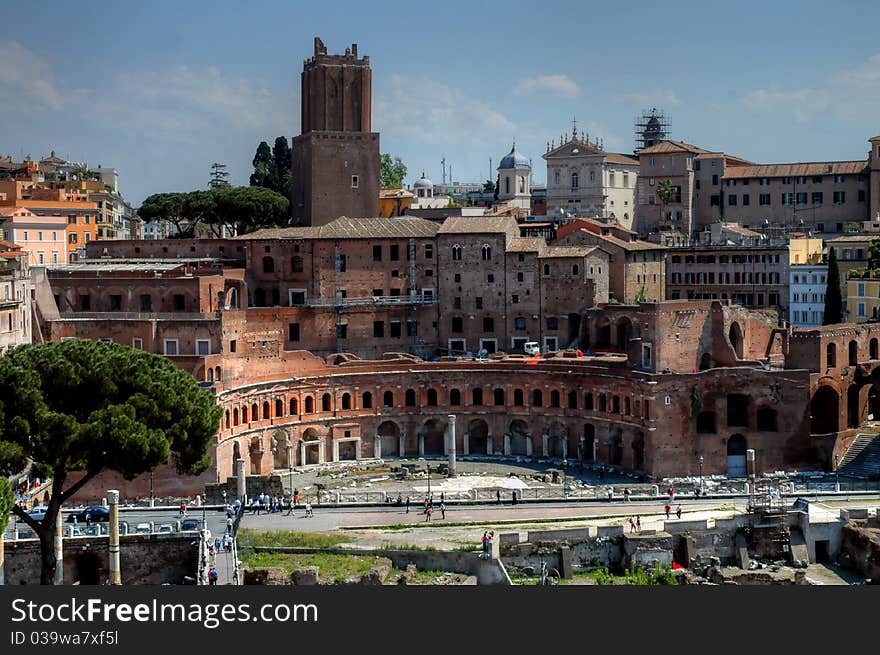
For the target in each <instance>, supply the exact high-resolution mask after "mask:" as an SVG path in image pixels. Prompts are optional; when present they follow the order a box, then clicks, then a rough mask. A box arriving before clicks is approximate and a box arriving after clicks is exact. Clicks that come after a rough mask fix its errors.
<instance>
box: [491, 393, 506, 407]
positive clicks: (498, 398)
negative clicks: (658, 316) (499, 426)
mask: <svg viewBox="0 0 880 655" xmlns="http://www.w3.org/2000/svg"><path fill="white" fill-rule="evenodd" d="M492 395H493V396H494V402H495V406H496V407H502V406H503V405H504V389H501V388H498V389H495V390H494V391H493V392H492Z"/></svg>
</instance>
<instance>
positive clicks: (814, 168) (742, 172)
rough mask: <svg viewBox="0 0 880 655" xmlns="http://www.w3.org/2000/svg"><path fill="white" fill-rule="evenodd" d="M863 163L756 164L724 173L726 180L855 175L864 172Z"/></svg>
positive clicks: (737, 167)
mask: <svg viewBox="0 0 880 655" xmlns="http://www.w3.org/2000/svg"><path fill="white" fill-rule="evenodd" d="M867 165H868V164H867V162H865V161H826V162H821V161H819V162H803V163H798V164H757V165H754V166H734V167H731V168H729V169H727V170H726V171H725V172H724V177H726V178H744V177H798V176H803V177H809V176H812V175H856V174H858V173H861V172H862V171H864V170H865V167H866V166H867Z"/></svg>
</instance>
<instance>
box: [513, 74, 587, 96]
mask: <svg viewBox="0 0 880 655" xmlns="http://www.w3.org/2000/svg"><path fill="white" fill-rule="evenodd" d="M536 91H537V92H539V93H554V94H556V95H560V96H566V97H570V98H572V97H574V96H578V95H580V93H581V90H580V88H579V87H578V85H577V84H576V83H575V81H574V80H572V79H571V78H570V77H569V76H568V75H539V76H538V77H530V78H528V79H525V80H521V81H520V82H519V84H517V85H516V87H514V92H515V93H533V92H536Z"/></svg>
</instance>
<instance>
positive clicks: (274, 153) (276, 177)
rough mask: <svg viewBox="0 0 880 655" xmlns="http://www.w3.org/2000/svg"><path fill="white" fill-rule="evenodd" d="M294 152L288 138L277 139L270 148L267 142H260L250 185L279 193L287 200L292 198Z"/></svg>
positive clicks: (280, 137)
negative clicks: (292, 158) (292, 157)
mask: <svg viewBox="0 0 880 655" xmlns="http://www.w3.org/2000/svg"><path fill="white" fill-rule="evenodd" d="M291 155H292V150H291V147H290V142H289V141H288V139H287V137H286V136H279V137H276V139H275V143H274V145H273V146H272V147H271V148H270V147H269V144H268V143H267V142H266V141H260V145H258V146H257V152H256V154H254V159H253V162H252V163H253V166H254V172H253V173H252V174H251V178H250V185H251V186H252V187H263V188H265V189H271V190H272V191H274V192H275V193H279V194H281V195H282V196H284V197H285V198H288V197H290V192H291V188H292V184H293V171H292V160H291Z"/></svg>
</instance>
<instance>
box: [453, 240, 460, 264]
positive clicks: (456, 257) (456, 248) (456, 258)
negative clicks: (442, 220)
mask: <svg viewBox="0 0 880 655" xmlns="http://www.w3.org/2000/svg"><path fill="white" fill-rule="evenodd" d="M452 259H453V261H459V260H461V246H460V245H458V244H455V245H454V246H452Z"/></svg>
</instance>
